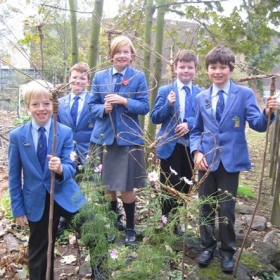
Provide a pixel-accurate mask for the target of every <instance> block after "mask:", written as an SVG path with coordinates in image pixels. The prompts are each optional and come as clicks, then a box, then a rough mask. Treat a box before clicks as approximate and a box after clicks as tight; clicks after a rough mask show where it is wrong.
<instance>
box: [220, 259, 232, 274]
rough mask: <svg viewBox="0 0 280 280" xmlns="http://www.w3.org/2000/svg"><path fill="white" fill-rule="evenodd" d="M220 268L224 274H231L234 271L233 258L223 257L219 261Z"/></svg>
mask: <svg viewBox="0 0 280 280" xmlns="http://www.w3.org/2000/svg"><path fill="white" fill-rule="evenodd" d="M221 268H222V271H224V272H232V271H233V269H234V260H233V257H227V256H224V257H222V259H221Z"/></svg>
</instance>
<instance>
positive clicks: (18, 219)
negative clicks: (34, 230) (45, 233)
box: [16, 215, 28, 228]
mask: <svg viewBox="0 0 280 280" xmlns="http://www.w3.org/2000/svg"><path fill="white" fill-rule="evenodd" d="M16 223H17V224H18V225H19V226H21V227H23V228H27V226H28V221H27V217H26V216H25V215H24V216H20V217H16Z"/></svg>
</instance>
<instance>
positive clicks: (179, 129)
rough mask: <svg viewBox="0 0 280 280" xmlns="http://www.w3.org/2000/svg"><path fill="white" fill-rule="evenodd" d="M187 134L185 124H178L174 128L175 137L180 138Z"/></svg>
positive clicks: (187, 128)
mask: <svg viewBox="0 0 280 280" xmlns="http://www.w3.org/2000/svg"><path fill="white" fill-rule="evenodd" d="M188 132H189V126H188V123H187V122H184V123H180V124H178V125H177V126H176V128H175V134H176V136H177V137H182V136H184V135H185V134H187V133H188Z"/></svg>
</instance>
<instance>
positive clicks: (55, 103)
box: [46, 89, 59, 280]
mask: <svg viewBox="0 0 280 280" xmlns="http://www.w3.org/2000/svg"><path fill="white" fill-rule="evenodd" d="M58 90H59V89H55V90H54V91H53V92H52V106H53V142H52V156H55V150H56V138H57V137H56V136H57V132H56V131H57V129H56V123H57V113H58V100H57V98H58V95H57V93H58ZM54 183H55V172H54V171H51V187H50V209H49V227H48V252H47V272H46V280H50V279H51V261H52V247H53V209H54V198H53V197H54Z"/></svg>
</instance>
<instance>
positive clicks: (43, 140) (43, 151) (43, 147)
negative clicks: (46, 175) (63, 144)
mask: <svg viewBox="0 0 280 280" xmlns="http://www.w3.org/2000/svg"><path fill="white" fill-rule="evenodd" d="M38 131H39V139H38V145H37V157H38V160H39V162H40V164H41V167H42V170H43V171H44V166H45V162H46V158H47V150H48V146H47V137H46V133H45V131H46V129H45V128H44V127H43V126H41V127H40V128H39V129H38Z"/></svg>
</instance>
